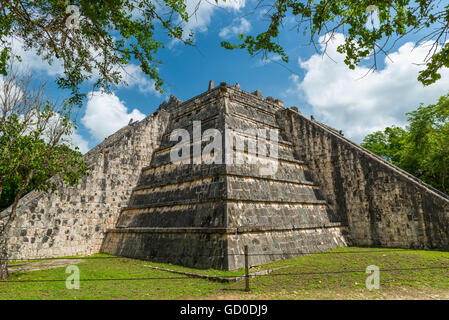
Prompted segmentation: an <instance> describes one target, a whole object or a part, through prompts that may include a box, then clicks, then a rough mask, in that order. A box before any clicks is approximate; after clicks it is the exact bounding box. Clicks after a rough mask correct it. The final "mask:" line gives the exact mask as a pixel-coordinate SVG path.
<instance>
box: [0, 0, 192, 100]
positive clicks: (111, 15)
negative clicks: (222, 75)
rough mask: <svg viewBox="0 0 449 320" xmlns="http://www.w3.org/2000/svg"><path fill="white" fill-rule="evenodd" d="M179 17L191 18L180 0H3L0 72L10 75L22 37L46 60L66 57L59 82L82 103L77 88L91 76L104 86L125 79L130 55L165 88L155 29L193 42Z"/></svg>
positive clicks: (0, 28)
mask: <svg viewBox="0 0 449 320" xmlns="http://www.w3.org/2000/svg"><path fill="white" fill-rule="evenodd" d="M180 21H181V22H182V21H188V15H187V12H186V5H185V3H184V1H181V0H162V1H157V2H156V1H150V0H140V1H136V0H99V1H87V0H71V1H68V0H45V1H44V0H35V1H27V0H2V1H1V3H0V45H1V46H2V49H1V51H0V73H1V74H3V75H6V73H7V70H8V61H9V59H10V56H11V39H13V38H18V39H20V40H21V41H23V43H24V45H25V48H27V49H31V48H33V49H35V50H36V51H37V52H38V54H40V55H41V57H42V58H43V59H44V60H47V61H48V62H50V63H51V62H52V61H53V60H54V59H55V58H57V59H61V60H62V63H63V66H64V74H63V75H62V76H60V77H58V79H57V83H58V85H59V87H60V88H64V89H69V90H71V92H72V97H71V100H72V102H76V103H78V104H80V103H81V101H82V99H83V97H84V95H83V94H82V93H81V92H80V89H79V87H80V85H81V83H83V82H84V81H86V80H88V79H94V80H95V83H94V88H98V87H101V88H103V89H106V90H109V89H110V87H111V85H117V84H118V83H120V82H122V78H123V76H122V72H123V70H122V67H123V66H124V65H126V64H127V63H129V61H131V59H135V60H137V61H138V62H139V64H140V67H141V69H142V71H143V72H144V73H145V74H147V75H148V76H149V77H150V78H151V79H154V80H155V88H156V89H157V90H159V91H161V92H163V90H162V79H161V78H160V76H159V72H158V65H159V64H160V61H159V60H158V59H157V58H156V55H157V53H158V51H159V49H160V48H162V47H163V46H164V43H163V42H162V41H161V40H160V37H157V36H156V35H157V34H156V30H157V28H161V29H162V30H165V31H166V34H167V35H168V37H169V38H172V39H179V40H181V41H183V42H184V43H186V44H191V37H189V38H188V39H183V29H182V27H181V26H180V24H179V22H180Z"/></svg>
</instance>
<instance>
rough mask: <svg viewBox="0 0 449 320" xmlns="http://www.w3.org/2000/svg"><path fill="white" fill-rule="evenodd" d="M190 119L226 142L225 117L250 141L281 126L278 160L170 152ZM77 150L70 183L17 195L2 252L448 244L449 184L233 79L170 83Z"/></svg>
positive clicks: (148, 254)
mask: <svg viewBox="0 0 449 320" xmlns="http://www.w3.org/2000/svg"><path fill="white" fill-rule="evenodd" d="M195 121H197V122H200V123H201V133H205V132H207V130H208V129H218V130H219V131H220V132H222V133H223V135H222V136H221V137H222V145H226V143H227V142H229V141H228V140H226V139H229V137H228V136H226V134H225V131H226V130H228V129H230V130H233V132H235V133H236V136H240V137H241V138H242V139H243V140H245V139H246V141H250V139H251V137H248V136H245V135H247V132H249V130H248V129H254V130H256V131H257V130H261V129H266V130H277V131H278V132H279V137H278V141H277V151H278V156H277V170H276V171H275V172H273V174H270V175H263V174H261V172H260V164H259V163H254V162H251V161H249V159H250V158H251V156H252V155H251V153H250V152H247V151H244V152H243V154H240V156H242V157H243V158H244V159H245V160H246V161H245V162H244V163H243V164H236V163H233V164H229V163H226V162H225V161H223V162H222V163H218V164H217V163H212V164H206V163H196V162H195V161H189V163H174V162H173V161H171V158H170V151H171V150H172V148H173V147H174V145H175V144H177V141H171V139H170V134H171V133H172V132H173V131H174V130H176V129H180V128H182V129H185V130H187V131H188V132H189V133H190V134H191V135H192V133H193V132H192V131H193V130H194V129H193V125H192V124H193V123H194V122H195ZM258 139H260V137H259V138H258ZM265 142H266V144H267V146H268V149H271V147H272V145H273V141H271V139H270V137H268V136H267V138H266V141H265ZM195 143H198V141H196V142H195V141H193V142H192V144H191V145H189V148H193V144H195ZM247 143H248V142H247ZM199 144H200V145H201V148H203V147H204V146H205V145H207V144H208V141H205V140H203V139H200V141H199ZM232 150H233V151H232V152H233V153H234V155H235V156H237V154H238V153H239V152H240V153H241V151H239V150H238V149H232ZM222 156H223V157H224V155H222ZM85 159H86V162H87V163H88V164H89V165H90V167H91V172H90V175H89V176H86V177H84V178H83V180H82V182H81V183H80V184H79V185H78V186H76V187H61V188H60V189H59V190H57V192H55V193H53V194H46V193H43V192H31V193H29V194H27V195H26V196H25V197H23V198H22V199H21V201H20V208H19V209H18V210H19V211H20V213H19V215H18V218H17V219H16V221H15V224H14V225H13V227H12V229H11V234H10V235H9V254H10V258H12V259H30V258H47V257H60V256H73V255H85V254H93V253H97V252H105V253H110V254H114V255H119V256H126V257H131V258H138V259H146V260H151V261H159V262H168V263H173V264H180V265H185V266H191V267H198V268H216V269H226V270H233V269H237V268H240V267H242V266H243V262H244V261H243V259H244V258H243V256H242V255H241V254H242V253H243V248H244V246H245V245H247V246H248V247H249V250H250V253H253V254H254V253H257V254H256V255H251V256H250V261H249V262H250V264H251V265H258V264H263V263H267V262H270V261H273V260H279V259H286V258H292V257H294V256H298V255H301V254H305V253H314V252H319V251H323V250H328V249H332V248H336V247H341V246H348V245H363V246H364V245H373V246H384V247H400V248H424V249H433V248H435V249H442V250H447V249H448V248H449V196H448V195H446V194H444V193H441V192H439V191H438V190H436V189H434V188H432V187H430V186H429V185H427V184H425V183H423V182H422V181H420V180H418V179H417V178H415V177H413V176H411V175H410V174H408V173H406V172H404V171H403V170H401V169H399V168H397V167H395V166H393V165H391V164H390V163H388V162H386V161H384V160H382V159H381V158H379V157H378V156H376V155H374V154H372V153H370V152H369V151H367V150H365V149H363V148H361V147H360V146H358V145H356V144H355V143H352V142H351V141H349V140H348V139H346V138H345V137H343V135H342V134H341V132H339V131H337V130H335V129H333V128H330V127H328V126H326V125H324V124H322V123H320V122H318V121H316V120H314V119H308V118H306V117H304V116H303V115H302V114H301V113H300V112H299V111H298V109H297V108H296V107H292V108H284V106H283V103H282V102H281V101H279V100H276V99H274V98H272V97H267V98H266V99H264V98H263V96H262V93H261V92H260V91H256V92H254V93H248V92H245V91H243V90H241V89H240V87H239V86H238V85H236V86H229V85H227V84H225V83H222V84H220V86H218V87H215V88H214V87H213V85H212V84H210V85H209V90H208V91H206V92H204V93H203V94H200V95H198V96H196V97H194V98H192V99H190V100H188V101H185V102H181V101H179V100H178V99H177V98H175V97H173V96H172V97H171V98H170V100H169V101H168V102H164V103H162V104H161V105H160V106H159V108H158V109H157V111H155V112H154V113H153V114H151V115H150V116H148V117H146V118H145V119H143V120H141V121H138V122H134V123H130V124H129V125H127V126H126V127H124V128H122V129H120V130H119V131H117V132H116V133H114V134H113V135H111V136H110V137H108V138H107V139H105V140H104V141H103V142H102V143H101V144H99V145H98V146H97V147H95V148H93V149H92V150H91V151H89V152H88V153H87V154H86V155H85ZM191 160H192V159H191ZM6 214H8V209H7V210H5V211H3V212H2V213H1V215H2V216H4V215H6ZM264 253H269V254H266V255H264ZM273 253H274V254H273Z"/></svg>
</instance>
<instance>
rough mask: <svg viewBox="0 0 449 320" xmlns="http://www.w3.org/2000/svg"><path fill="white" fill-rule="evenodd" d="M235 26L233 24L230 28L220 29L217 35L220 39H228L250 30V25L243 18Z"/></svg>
mask: <svg viewBox="0 0 449 320" xmlns="http://www.w3.org/2000/svg"><path fill="white" fill-rule="evenodd" d="M236 22H237V24H236V23H234V24H232V25H230V26H227V27H224V28H223V29H221V31H220V33H219V34H218V35H219V36H220V37H221V38H224V39H228V38H230V37H232V36H234V35H239V34H241V33H245V32H248V31H250V30H251V23H249V21H248V20H246V19H245V18H240V19H238V20H237V21H236Z"/></svg>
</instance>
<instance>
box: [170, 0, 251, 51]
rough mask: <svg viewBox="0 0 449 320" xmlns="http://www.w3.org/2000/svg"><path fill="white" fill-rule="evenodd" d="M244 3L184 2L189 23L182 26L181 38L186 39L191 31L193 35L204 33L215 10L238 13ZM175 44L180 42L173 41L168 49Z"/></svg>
mask: <svg viewBox="0 0 449 320" xmlns="http://www.w3.org/2000/svg"><path fill="white" fill-rule="evenodd" d="M245 2H246V0H226V1H224V0H218V2H217V3H215V1H214V0H211V1H203V0H186V1H185V4H186V11H187V13H188V15H189V21H188V22H187V23H185V24H184V25H183V30H184V32H183V33H184V34H183V37H184V38H187V37H188V36H189V34H190V32H191V31H193V32H194V33H199V32H206V31H207V30H208V27H209V25H210V23H211V21H212V15H213V14H214V12H215V11H216V10H217V9H227V10H231V11H239V10H240V9H242V8H244V7H245ZM180 21H181V20H180V19H179V22H180ZM177 43H180V41H179V40H176V39H174V40H173V41H172V42H171V43H170V45H169V47H172V46H173V45H175V44H177Z"/></svg>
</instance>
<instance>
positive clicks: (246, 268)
mask: <svg viewBox="0 0 449 320" xmlns="http://www.w3.org/2000/svg"><path fill="white" fill-rule="evenodd" d="M245 291H246V292H249V265H248V246H245Z"/></svg>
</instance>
